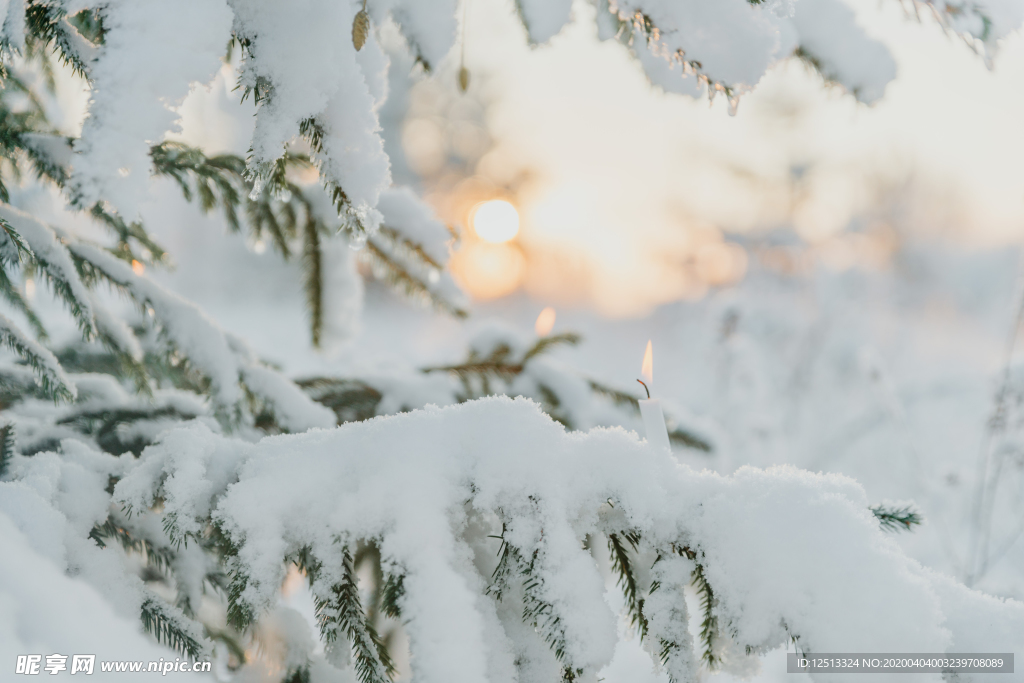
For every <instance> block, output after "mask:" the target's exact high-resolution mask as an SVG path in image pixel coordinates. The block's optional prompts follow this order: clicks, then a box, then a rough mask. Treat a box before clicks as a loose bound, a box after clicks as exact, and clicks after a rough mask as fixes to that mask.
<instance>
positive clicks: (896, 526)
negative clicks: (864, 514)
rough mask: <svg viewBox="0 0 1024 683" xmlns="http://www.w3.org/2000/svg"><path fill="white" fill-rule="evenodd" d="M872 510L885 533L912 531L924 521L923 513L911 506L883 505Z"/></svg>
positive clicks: (875, 506) (874, 506)
mask: <svg viewBox="0 0 1024 683" xmlns="http://www.w3.org/2000/svg"><path fill="white" fill-rule="evenodd" d="M870 510H871V512H872V514H874V515H875V518H877V519H878V524H879V526H881V527H882V529H884V530H885V531H912V530H913V528H914V527H915V526H917V525H919V524H921V523H922V522H923V521H924V518H923V517H922V516H921V513H919V512H918V511H917V509H916V508H915V507H914V506H913V505H910V504H905V505H886V504H884V503H882V504H879V505H873V506H871V508H870Z"/></svg>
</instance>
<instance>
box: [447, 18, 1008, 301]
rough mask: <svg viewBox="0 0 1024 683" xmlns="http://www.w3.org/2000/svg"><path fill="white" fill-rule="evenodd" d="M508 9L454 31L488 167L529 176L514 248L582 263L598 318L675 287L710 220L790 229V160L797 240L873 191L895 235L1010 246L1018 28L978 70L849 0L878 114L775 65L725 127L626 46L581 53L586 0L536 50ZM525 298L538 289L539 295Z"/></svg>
mask: <svg viewBox="0 0 1024 683" xmlns="http://www.w3.org/2000/svg"><path fill="white" fill-rule="evenodd" d="M505 5H506V3H503V2H502V1H501V0H474V4H473V5H471V7H470V16H469V24H468V26H469V29H468V31H467V44H466V62H467V66H468V67H469V68H470V70H471V71H473V72H476V73H481V72H483V73H484V83H483V84H482V85H481V86H480V87H481V88H483V89H484V92H485V93H486V95H485V99H487V100H488V101H489V102H490V109H489V114H488V121H489V124H490V128H491V133H492V134H493V135H494V136H495V137H496V139H497V141H498V146H497V148H496V149H495V150H494V152H493V153H492V154H493V157H492V159H491V160H489V162H488V163H487V166H486V168H489V169H497V171H495V172H497V173H502V172H505V173H508V174H509V175H510V176H512V175H515V174H516V173H519V172H521V171H523V170H526V171H529V173H530V174H531V176H532V177H533V178H534V180H532V181H531V182H530V183H528V184H527V186H526V187H524V189H523V192H522V194H521V196H520V197H519V202H520V203H521V211H522V213H523V217H524V232H523V235H522V240H523V242H524V244H529V245H532V246H533V247H534V252H536V253H542V254H543V253H547V252H551V253H562V254H563V255H564V254H570V253H571V254H572V258H573V259H576V260H579V259H581V258H582V259H584V260H585V261H587V263H588V265H587V266H586V267H582V266H581V271H580V272H579V273H576V275H574V280H575V281H576V282H577V283H579V282H584V281H585V282H586V283H587V284H586V285H585V286H586V287H588V288H589V290H590V291H589V292H588V293H587V294H585V295H584V298H589V299H591V301H592V302H594V301H597V302H598V303H599V306H600V307H602V308H605V309H607V310H609V311H610V312H614V313H622V314H629V313H639V312H640V311H639V308H643V307H644V306H645V305H649V304H653V303H657V302H658V301H661V300H669V299H672V298H675V297H676V296H677V295H678V294H679V292H680V291H681V290H680V288H683V289H685V288H686V286H685V283H681V282H680V281H679V275H678V269H677V268H675V267H674V265H673V263H672V260H671V258H670V255H672V254H677V253H685V251H686V250H687V249H691V248H692V247H693V245H694V244H699V243H700V242H701V241H702V240H704V239H707V234H708V231H709V230H710V231H711V233H714V228H715V226H718V227H722V228H725V229H727V230H734V231H745V230H751V229H757V228H759V227H760V228H765V227H771V226H775V225H778V224H780V223H784V222H787V218H786V216H787V212H788V211H789V207H790V206H791V200H792V198H791V196H790V194H791V183H790V180H791V172H790V169H791V167H794V166H797V167H799V166H803V165H813V168H812V171H813V172H809V173H808V175H807V176H806V178H807V187H806V188H805V189H806V197H805V200H804V201H803V203H802V204H801V205H800V207H799V208H798V209H797V210H796V212H795V214H793V219H792V222H793V223H795V224H796V228H797V229H798V231H799V232H801V233H802V234H804V235H805V236H806V237H809V238H811V239H812V240H814V239H822V238H825V237H827V236H829V235H831V234H834V233H835V232H837V231H839V230H841V229H842V228H843V227H844V226H846V225H847V224H848V222H849V221H850V219H851V217H853V216H856V215H859V214H863V213H865V212H866V211H868V210H869V209H871V207H872V205H873V204H877V203H878V202H877V199H876V198H877V197H878V193H879V190H880V189H882V190H887V192H888V194H887V195H886V196H887V200H886V201H887V202H888V204H886V206H887V207H889V208H885V207H883V208H882V209H881V210H879V209H877V208H875V209H874V211H875V213H876V214H877V213H878V212H879V211H881V213H883V214H884V213H886V212H890V213H891V212H892V211H895V208H893V207H895V205H896V204H898V205H899V206H898V209H899V212H900V214H899V215H900V216H901V218H900V219H899V220H900V222H901V223H903V224H904V225H902V226H901V227H904V228H912V229H914V230H917V231H920V230H927V231H929V232H930V233H932V234H941V235H947V236H948V235H950V234H953V235H955V237H956V239H958V240H963V241H964V242H966V243H969V244H972V245H987V244H992V243H1002V242H1006V241H1018V240H1020V238H1021V236H1022V235H1024V163H1022V161H1021V160H1022V159H1024V125H1022V123H1021V122H1024V40H1022V39H1021V36H1020V35H1019V34H1017V35H1014V36H1013V37H1011V38H1010V39H1009V40H1006V41H1004V44H1003V45H1002V50H1001V52H1000V54H999V55H998V57H997V58H996V61H995V68H994V70H992V71H989V70H988V69H986V67H985V65H984V63H983V61H982V59H981V58H979V57H978V56H977V55H975V54H973V53H972V52H971V51H970V50H969V49H968V48H967V46H966V45H965V44H964V43H963V42H961V41H960V40H959V39H958V38H956V37H953V36H948V35H945V34H944V33H943V32H942V30H941V29H940V28H939V27H938V26H937V25H935V24H934V22H933V21H931V20H930V19H928V18H927V17H924V19H923V20H922V21H921V22H918V21H917V20H915V19H913V18H912V17H908V16H907V15H906V14H905V13H904V10H903V8H902V7H901V5H900V3H899V2H897V1H896V0H883V1H882V2H875V1H869V0H855V1H854V5H855V7H856V9H857V11H858V17H859V20H860V21H861V23H862V24H863V25H864V26H865V27H866V29H867V30H868V32H869V33H870V34H872V35H873V36H874V37H876V38H879V39H881V40H882V41H883V42H884V43H885V44H886V45H887V46H888V47H889V48H890V50H891V51H892V53H893V55H894V56H895V58H896V61H897V64H898V68H899V72H898V76H897V79H896V80H895V81H894V82H892V83H890V85H889V87H888V89H887V91H886V94H885V97H884V98H883V100H882V101H881V102H880V103H878V104H877V105H875V106H874V107H870V108H869V107H866V106H864V105H860V104H858V103H856V102H855V101H854V100H853V98H852V97H850V96H848V95H845V94H843V93H841V92H840V91H838V90H835V89H829V88H826V87H823V86H822V85H821V81H820V78H818V77H817V76H816V75H813V74H808V72H807V70H806V69H805V68H804V67H803V66H802V65H801V64H799V63H795V62H789V63H786V64H783V65H781V66H780V67H777V68H776V69H774V70H773V71H772V72H770V73H769V74H768V75H767V76H766V77H765V78H764V79H763V80H762V82H761V83H760V84H759V85H758V87H757V88H756V89H755V91H754V92H753V93H752V94H749V95H746V96H745V97H744V98H743V100H742V101H741V103H740V107H739V113H738V115H737V116H735V117H729V116H728V114H727V112H726V106H725V104H726V103H725V102H724V101H718V102H715V104H714V106H713V107H709V106H708V102H707V100H706V99H705V100H702V101H694V100H691V99H688V98H685V97H682V96H675V95H665V94H663V93H661V92H660V91H656V90H654V89H652V88H651V87H650V86H649V85H648V84H647V82H646V79H645V78H644V76H643V75H642V73H641V71H640V70H639V67H638V66H637V65H636V64H635V63H633V62H632V61H631V60H630V59H629V58H628V57H627V54H626V49H625V48H624V47H622V46H620V45H618V44H614V43H603V44H600V43H598V42H597V41H596V39H595V37H594V29H593V25H592V21H591V16H592V12H593V10H592V9H590V7H589V5H587V4H586V3H578V6H577V15H578V16H579V17H586V19H587V20H586V21H578V22H577V23H576V24H575V25H573V26H570V27H568V28H567V29H566V30H565V31H563V33H562V34H561V35H559V36H557V37H556V38H555V39H554V40H553V41H552V43H551V45H549V46H544V47H540V48H534V49H530V48H528V47H526V46H525V44H524V41H523V38H522V34H521V32H520V30H517V27H516V25H515V22H514V19H513V18H512V17H511V16H510V10H509V9H508V7H506V6H505ZM550 270H551V269H550V268H548V269H546V271H550ZM563 270H564V269H563ZM535 280H538V281H539V280H543V277H541V276H540V275H538V276H537V277H536V278H535ZM534 286H535V287H539V288H540V291H538V292H535V293H537V294H544V293H545V292H544V291H543V290H544V288H545V286H548V285H544V284H543V283H541V284H537V283H536V282H535V283H534ZM566 286H568V285H567V284H566V283H565V282H558V281H553V282H551V283H549V286H548V288H549V289H551V288H553V289H559V288H562V289H564V288H565V287H566ZM634 290H635V291H634ZM577 294H578V293H577ZM634 298H639V299H642V301H641V302H640V304H639V305H638V306H634V305H632V303H631V301H632V300H633V299H634Z"/></svg>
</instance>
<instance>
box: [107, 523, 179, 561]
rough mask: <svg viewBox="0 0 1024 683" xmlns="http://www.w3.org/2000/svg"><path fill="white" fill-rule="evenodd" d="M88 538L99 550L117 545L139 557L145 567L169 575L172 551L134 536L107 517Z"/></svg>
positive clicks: (172, 556)
mask: <svg viewBox="0 0 1024 683" xmlns="http://www.w3.org/2000/svg"><path fill="white" fill-rule="evenodd" d="M89 538H90V539H92V540H93V541H94V542H95V543H96V545H98V546H99V547H101V548H106V547H107V545H108V544H109V543H110V542H114V543H117V544H118V545H120V546H121V547H122V548H123V549H124V550H126V551H131V552H134V553H137V554H139V555H141V556H142V560H143V562H144V563H145V564H146V566H148V567H153V568H154V569H156V570H157V571H159V572H160V573H162V574H165V575H166V574H169V573H170V567H171V562H173V561H174V556H175V553H174V551H173V550H171V549H170V548H160V547H157V546H155V545H154V544H153V542H152V541H150V540H149V539H147V538H141V537H137V536H135V535H134V534H132V533H131V532H130V531H128V529H126V528H125V527H123V526H121V525H119V524H117V523H116V522H114V520H112V519H110V518H109V517H108V518H107V519H106V521H104V522H103V523H102V524H97V525H96V526H94V527H93V528H92V531H90V532H89Z"/></svg>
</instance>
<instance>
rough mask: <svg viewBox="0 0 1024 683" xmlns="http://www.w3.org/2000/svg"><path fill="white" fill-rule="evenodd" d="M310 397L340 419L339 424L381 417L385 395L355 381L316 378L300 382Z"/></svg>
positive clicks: (297, 382)
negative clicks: (376, 416)
mask: <svg viewBox="0 0 1024 683" xmlns="http://www.w3.org/2000/svg"><path fill="white" fill-rule="evenodd" d="M296 384H298V385H299V386H300V387H301V388H302V389H303V390H304V391H305V392H306V393H307V394H309V396H310V398H312V399H313V400H314V401H316V402H317V403H321V404H323V405H325V406H327V407H328V408H330V409H331V410H333V411H334V413H335V414H336V415H337V416H338V423H339V424H341V423H344V422H358V421H362V420H368V419H370V418H371V417H374V416H375V415H376V414H377V406H378V405H379V404H380V401H381V399H382V398H383V396H382V394H381V393H380V392H379V391H377V390H376V389H374V388H373V387H371V386H370V385H369V384H366V383H364V382H360V381H359V380H355V379H336V378H332V377H312V378H308V379H300V380H297V381H296Z"/></svg>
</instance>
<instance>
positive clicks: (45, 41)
mask: <svg viewBox="0 0 1024 683" xmlns="http://www.w3.org/2000/svg"><path fill="white" fill-rule="evenodd" d="M66 16H67V15H66V12H65V11H64V9H63V8H62V7H61V6H60V5H59V4H51V3H48V2H41V1H40V0H29V2H28V3H27V5H26V7H25V27H26V29H27V33H28V35H27V38H28V39H29V41H28V42H29V43H30V49H33V50H35V51H39V49H40V48H42V47H49V46H51V45H52V49H53V52H54V54H56V55H57V58H58V60H59V61H60V63H61V64H63V65H65V66H68V67H70V68H71V70H72V71H73V72H74V74H75V75H76V76H79V77H81V78H85V79H88V76H89V67H88V64H87V63H86V62H85V60H83V58H82V56H81V55H79V54H78V49H77V47H76V44H81V42H82V41H84V40H85V37H84V36H82V35H81V34H78V31H77V29H76V28H75V26H73V25H72V24H71V23H70V22H68V21H67V20H66ZM76 34H77V35H76ZM32 43H34V44H35V45H32Z"/></svg>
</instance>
